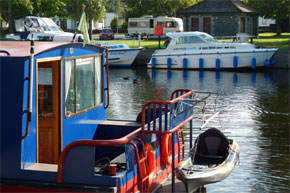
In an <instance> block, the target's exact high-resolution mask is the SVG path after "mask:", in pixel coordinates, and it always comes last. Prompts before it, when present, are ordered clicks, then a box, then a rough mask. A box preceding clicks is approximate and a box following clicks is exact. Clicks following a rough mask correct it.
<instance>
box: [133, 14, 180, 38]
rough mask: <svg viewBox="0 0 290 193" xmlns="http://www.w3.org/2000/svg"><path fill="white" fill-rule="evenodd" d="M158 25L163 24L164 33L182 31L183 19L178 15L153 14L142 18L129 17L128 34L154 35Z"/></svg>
mask: <svg viewBox="0 0 290 193" xmlns="http://www.w3.org/2000/svg"><path fill="white" fill-rule="evenodd" d="M156 25H162V26H163V34H166V33H167V32H182V31H183V21H182V19H180V18H176V17H167V16H159V17H156V18H154V17H153V16H151V15H148V16H143V17H140V18H129V20H128V35H130V36H138V34H141V36H142V37H143V36H147V37H148V36H152V35H154V27H155V26H156Z"/></svg>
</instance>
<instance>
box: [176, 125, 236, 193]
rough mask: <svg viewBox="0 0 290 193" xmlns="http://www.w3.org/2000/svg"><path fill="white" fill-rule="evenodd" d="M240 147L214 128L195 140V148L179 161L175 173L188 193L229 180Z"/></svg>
mask: <svg viewBox="0 0 290 193" xmlns="http://www.w3.org/2000/svg"><path fill="white" fill-rule="evenodd" d="M239 154H240V148H239V145H238V143H237V142H236V141H235V140H233V139H228V138H227V137H226V136H225V135H224V134H223V133H222V132H221V131H220V130H218V129H216V128H210V129H208V130H206V131H205V132H203V133H201V134H200V135H199V136H198V137H197V139H196V140H195V145H194V147H193V148H192V149H191V150H190V152H189V153H188V154H187V156H186V157H185V158H184V159H183V160H182V161H181V162H180V163H179V164H178V166H177V168H176V170H175V174H176V176H177V178H178V179H180V180H181V181H182V182H183V183H184V185H185V189H186V191H187V192H188V193H191V192H194V191H196V190H197V189H198V188H199V187H201V186H203V185H206V184H211V183H216V182H219V181H221V180H223V179H225V178H226V177H227V176H228V175H229V174H230V173H231V172H232V171H233V169H234V168H235V165H236V164H237V162H238V159H239Z"/></svg>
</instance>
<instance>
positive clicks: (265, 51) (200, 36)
mask: <svg viewBox="0 0 290 193" xmlns="http://www.w3.org/2000/svg"><path fill="white" fill-rule="evenodd" d="M166 35H167V36H168V37H169V39H171V40H170V42H169V43H168V41H167V42H166V43H167V44H168V46H167V48H166V49H160V50H156V51H155V52H154V53H153V55H152V58H151V60H150V62H149V63H148V64H147V67H148V68H166V69H230V68H241V67H250V68H256V67H260V66H264V65H265V66H268V65H270V64H271V61H270V59H271V57H272V56H273V55H274V54H275V52H276V51H277V48H258V47H256V46H255V45H253V44H249V43H238V42H219V41H217V40H216V39H214V38H213V37H212V36H210V35H209V34H207V33H204V32H179V33H178V32H175V33H166ZM273 63H274V62H273Z"/></svg>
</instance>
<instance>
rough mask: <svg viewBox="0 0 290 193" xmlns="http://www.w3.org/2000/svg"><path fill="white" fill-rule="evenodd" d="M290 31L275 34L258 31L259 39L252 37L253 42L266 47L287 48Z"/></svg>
mask: <svg viewBox="0 0 290 193" xmlns="http://www.w3.org/2000/svg"><path fill="white" fill-rule="evenodd" d="M289 36H290V33H282V34H281V35H280V36H277V35H276V34H275V33H260V34H259V39H254V42H253V43H254V44H255V45H257V46H261V47H266V48H279V49H281V50H289Z"/></svg>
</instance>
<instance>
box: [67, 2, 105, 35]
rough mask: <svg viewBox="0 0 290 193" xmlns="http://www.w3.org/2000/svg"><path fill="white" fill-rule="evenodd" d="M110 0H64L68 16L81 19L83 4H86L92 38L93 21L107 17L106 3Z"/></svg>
mask: <svg viewBox="0 0 290 193" xmlns="http://www.w3.org/2000/svg"><path fill="white" fill-rule="evenodd" d="M107 1H108V0H64V2H65V3H66V10H67V13H68V18H71V19H74V20H75V21H79V19H80V16H81V13H82V5H85V6H86V9H85V12H86V17H87V21H88V23H89V36H90V38H91V39H92V22H93V21H99V20H100V19H103V18H105V16H106V10H105V5H106V4H107Z"/></svg>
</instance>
